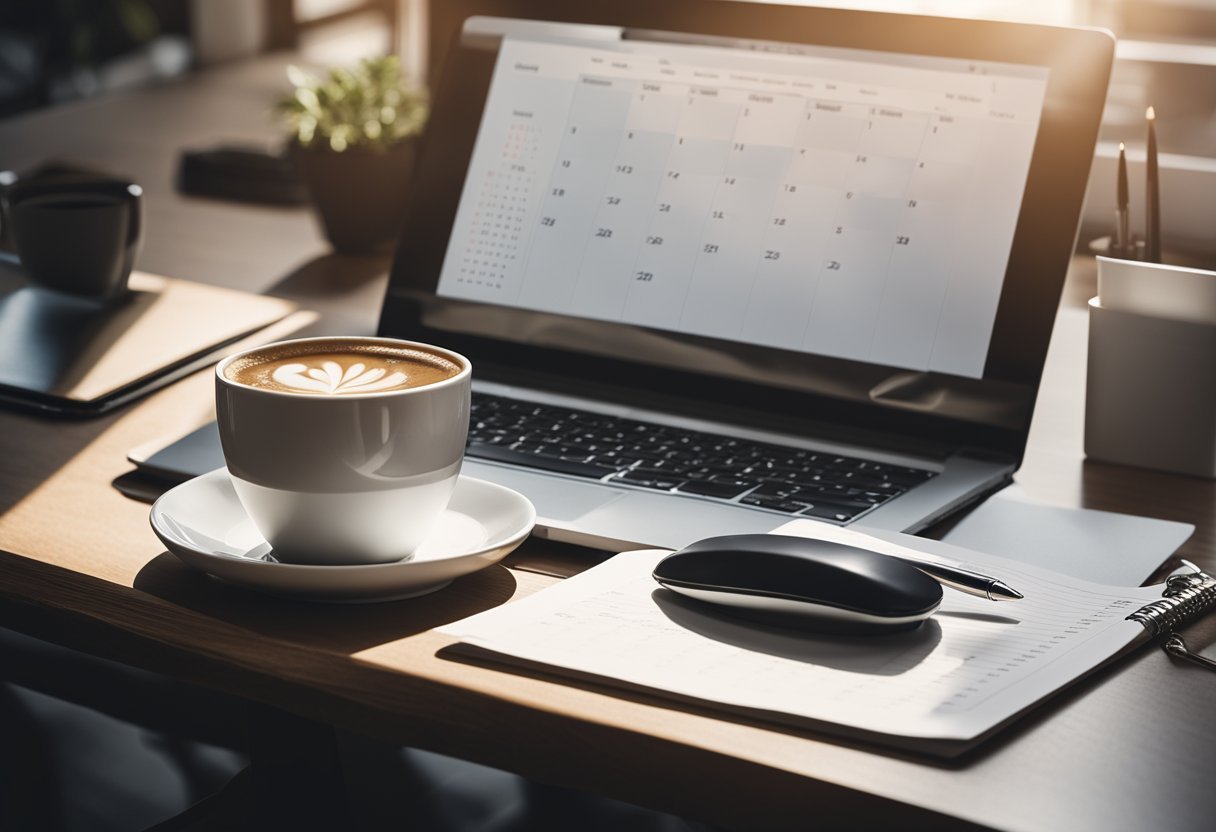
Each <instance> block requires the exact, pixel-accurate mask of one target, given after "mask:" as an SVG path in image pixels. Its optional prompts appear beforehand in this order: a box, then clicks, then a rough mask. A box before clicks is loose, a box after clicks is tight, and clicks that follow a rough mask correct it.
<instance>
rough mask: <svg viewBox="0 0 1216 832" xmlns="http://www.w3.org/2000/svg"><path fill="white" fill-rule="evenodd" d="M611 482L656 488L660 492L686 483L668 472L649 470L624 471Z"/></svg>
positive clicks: (634, 469)
mask: <svg viewBox="0 0 1216 832" xmlns="http://www.w3.org/2000/svg"><path fill="white" fill-rule="evenodd" d="M611 482H627V483H629V484H630V485H637V486H641V487H642V488H654V489H658V490H659V491H670V490H671V489H673V488H675V487H676V486H678V485H680V484H681V483H683V482H684V481H683V480H681V479H676V478H673V477H672V476H671V474H669V473H667V472H666V471H655V470H653V469H649V468H633V469H631V470H629V471H622V472H621V473H620V474H618V475H617V476H615V477H613V478H612V480H611Z"/></svg>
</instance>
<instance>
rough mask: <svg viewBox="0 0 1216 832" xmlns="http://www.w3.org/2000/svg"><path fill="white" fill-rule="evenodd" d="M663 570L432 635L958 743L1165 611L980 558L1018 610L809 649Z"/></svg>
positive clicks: (1116, 591)
mask: <svg viewBox="0 0 1216 832" xmlns="http://www.w3.org/2000/svg"><path fill="white" fill-rule="evenodd" d="M814 525H819V524H814ZM832 530H833V532H837V531H842V530H839V529H835V528H834V527H833V529H832ZM852 534H853V535H855V534H856V533H852ZM924 543H929V544H932V541H924ZM947 548H949V547H947ZM666 554H668V553H667V552H666V551H659V550H646V551H640V552H628V553H625V554H623V555H618V556H617V557H614V558H612V559H610V560H608V561H606V562H605V563H603V564H601V565H599V566H596V567H594V568H592V569H590V570H588V571H586V572H584V573H582V574H580V575H577V576H575V577H573V578H569V579H567V580H565V581H563V582H562V583H560V584H557V585H555V586H553V587H550V588H549V589H546V590H544V591H542V592H540V593H537V594H536V595H533V596H530V597H528V598H525V599H523V600H521V601H518V602H515V603H512V604H508V605H505V606H503V607H500V608H497V609H494V610H490V611H488V612H485V613H481V614H480V615H477V616H473V617H472V618H469V619H465V620H464V621H459V622H456V623H454V624H452V625H450V626H448V627H445V628H442V629H441V631H440V632H443V633H446V634H448V635H452V636H455V637H457V638H459V639H460V640H461V641H463V642H465V643H467V644H470V645H474V646H476V647H480V648H483V649H486V650H490V651H493V652H495V653H498V654H501V655H502V656H504V657H515V658H518V659H523V660H526V661H529V662H539V663H542V664H545V665H550V666H553V667H555V668H562V669H566V670H570V671H576V672H578V673H580V674H593V675H595V676H599V677H603V678H604V679H605V680H606V681H609V682H611V681H613V680H616V681H619V682H623V683H626V684H628V685H630V686H643V687H646V688H651V689H653V690H655V691H656V692H659V693H662V692H670V693H672V694H675V695H677V696H680V697H692V698H695V699H699V700H704V701H706V702H709V703H719V704H722V705H726V706H728V707H730V708H737V709H756V710H759V711H765V712H770V713H771V714H772V715H774V716H781V715H784V716H787V717H788V716H792V717H797V718H802V719H810V720H820V721H825V722H830V723H835V724H839V725H843V726H849V727H851V728H856V729H860V730H863V731H873V732H879V733H885V734H892V735H899V736H905V737H918V738H935V739H946V740H966V739H970V738H973V737H975V736H977V735H979V734H981V733H983V732H984V731H986V730H988V729H989V728H991V727H993V726H995V725H997V724H999V723H1000V722H1002V721H1004V720H1005V719H1007V718H1009V717H1011V716H1012V715H1014V714H1016V713H1017V712H1018V711H1020V710H1023V709H1024V708H1026V707H1028V706H1030V705H1031V704H1033V703H1034V702H1036V701H1037V700H1038V699H1041V698H1042V697H1044V696H1046V695H1047V694H1049V693H1051V692H1052V691H1054V690H1056V689H1058V688H1060V687H1062V686H1063V685H1065V684H1067V683H1068V682H1069V681H1071V680H1072V679H1075V678H1076V677H1078V676H1080V675H1081V674H1083V673H1084V672H1086V671H1088V670H1090V669H1092V668H1093V667H1094V666H1096V665H1098V664H1100V663H1101V662H1102V661H1104V660H1105V659H1107V658H1109V657H1111V656H1112V655H1114V654H1115V653H1117V652H1118V651H1119V650H1121V649H1122V648H1124V647H1126V646H1127V645H1129V644H1130V643H1132V642H1133V641H1135V640H1136V638H1137V636H1139V635H1140V634H1142V632H1143V628H1142V627H1141V626H1140V625H1138V624H1136V623H1134V622H1129V621H1126V620H1125V618H1126V616H1127V615H1128V614H1129V613H1130V612H1132V611H1133V610H1135V609H1138V608H1139V607H1141V606H1143V605H1144V604H1145V603H1147V602H1148V601H1150V600H1153V599H1155V598H1159V597H1160V587H1157V588H1153V587H1146V588H1134V589H1128V588H1119V587H1105V586H1101V585H1098V584H1089V583H1086V582H1084V581H1079V580H1077V579H1074V578H1069V577H1065V576H1062V575H1057V574H1053V573H1050V572H1046V571H1044V570H1040V569H1036V568H1034V567H1029V566H1025V565H1021V564H1016V563H1013V562H1010V561H1003V560H1001V559H998V558H990V557H986V556H985V557H984V563H983V565H982V568H983V569H984V570H985V571H986V572H987V573H989V574H992V575H993V576H994V577H999V578H1001V579H1002V580H1005V581H1006V582H1007V583H1009V584H1010V585H1012V586H1014V587H1015V588H1017V589H1018V590H1020V591H1021V592H1022V593H1024V594H1025V596H1026V597H1025V599H1023V600H1021V601H1016V602H1006V603H994V602H991V601H987V600H984V599H977V598H972V597H970V596H966V595H963V594H961V593H959V592H955V591H953V590H950V589H946V590H945V597H944V599H943V603H942V606H941V608H940V609H939V611H938V612H937V613H936V614H935V615H934V616H933V617H932V618H931V619H930V620H929V621H927V622H926V623H925V624H924V625H922V626H921V627H920V628H919V629H918V630H916V631H914V632H910V633H899V634H895V635H890V636H869V637H861V636H854V637H847V636H844V637H842V636H817V635H813V634H804V633H793V632H790V631H783V630H778V629H773V628H761V627H758V626H756V625H753V624H748V623H744V622H741V621H738V620H732V619H730V618H729V617H726V616H721V615H720V614H717V613H715V612H713V611H712V609H710V608H707V607H705V606H702V605H698V604H695V603H693V602H690V601H688V600H687V599H683V598H681V597H680V596H677V595H675V594H674V593H671V592H669V591H668V590H664V589H662V588H661V587H659V586H658V584H656V583H655V581H654V579H653V578H652V577H651V573H652V571H653V569H654V567H655V565H656V564H657V563H658V561H659V560H661V559H662V558H663V557H664V556H665V555H666ZM978 557H979V556H977V558H978ZM972 566H974V567H976V568H979V567H980V566H981V564H980V563H978V561H977V560H973V561H972Z"/></svg>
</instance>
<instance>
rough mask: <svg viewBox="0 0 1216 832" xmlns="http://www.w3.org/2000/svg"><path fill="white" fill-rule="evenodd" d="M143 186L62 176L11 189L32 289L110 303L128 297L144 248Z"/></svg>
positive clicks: (17, 238)
mask: <svg viewBox="0 0 1216 832" xmlns="http://www.w3.org/2000/svg"><path fill="white" fill-rule="evenodd" d="M141 193H142V191H141V190H140V187H139V186H138V185H135V184H133V183H131V182H126V181H123V180H119V179H101V178H87V177H54V178H48V179H34V180H30V181H25V182H20V181H19V182H17V183H16V184H14V185H13V186H12V187H11V188H9V190H8V194H7V202H8V218H9V225H10V228H9V230H10V232H11V235H12V240H13V243H14V245H15V246H16V248H17V254H18V256H19V257H20V258H21V268H22V270H23V271H24V272H25V276H26V279H27V280H29V282H30V283H31V284H34V285H36V286H41V287H43V288H46V289H54V290H56V291H59V292H65V293H68V294H72V295H79V296H82V297H87V298H94V299H108V298H113V297H116V296H118V295H121V294H123V293H124V292H125V291H126V288H127V277H128V276H129V275H130V274H131V266H132V264H133V263H134V261H135V255H136V253H137V252H138V251H139V241H140V232H141V228H140V227H141V225H142V222H141V217H140V195H141Z"/></svg>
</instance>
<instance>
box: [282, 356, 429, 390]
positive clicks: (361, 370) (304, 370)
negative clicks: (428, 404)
mask: <svg viewBox="0 0 1216 832" xmlns="http://www.w3.org/2000/svg"><path fill="white" fill-rule="evenodd" d="M271 377H272V378H273V379H274V380H275V382H276V383H277V384H281V385H282V386H284V387H288V388H290V389H292V390H301V391H304V392H308V393H326V394H328V395H331V396H338V395H342V394H343V393H375V392H376V391H378V390H390V389H392V388H394V387H400V386H401V385H402V384H404V383H405V379H406V376H405V373H403V372H400V371H395V372H392V373H390V372H388V371H386V370H385V369H383V368H382V367H374V368H372V369H370V370H369V369H367V367H366V365H364V364H363V362H361V361H356V362H355V363H354V364H351V365H350V366H349V367H347V368H346V369H345V370H343V369H342V367H341V366H340V365H339V364H338V363H337V362H336V361H323V362H321V366H319V367H309V366H308V365H307V364H299V363H294V364H284V365H283V366H281V367H278V368H277V369H275V371H274V374H273V375H272V376H271Z"/></svg>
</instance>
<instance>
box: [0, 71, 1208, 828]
mask: <svg viewBox="0 0 1216 832" xmlns="http://www.w3.org/2000/svg"><path fill="white" fill-rule="evenodd" d="M279 69H280V66H279V65H278V62H276V61H274V60H268V61H263V62H261V63H259V64H255V65H252V66H249V67H245V68H238V69H231V70H226V71H224V72H220V73H216V74H214V75H211V76H208V77H204V78H200V79H196V80H193V81H189V82H186V83H185V84H181V85H176V86H173V87H165V88H160V89H156V90H152V91H149V92H143V93H138V94H132V95H125V96H122V97H118V98H114V99H110V100H106V101H98V102H92V103H86V104H81V105H77V106H73V107H70V108H65V109H62V110H57V111H52V112H49V113H45V114H39V115H34V116H31V117H27V118H24V119H19V120H14V121H11V122H7V123H3V124H0V159H3V160H4V163H5V164H6V165H9V166H13V167H22V166H25V165H29V164H32V163H35V162H37V161H39V160H40V159H43V158H45V157H47V156H57V157H61V158H71V159H76V160H80V161H88V162H93V163H95V164H98V165H101V166H104V167H106V168H109V169H113V170H118V171H121V172H124V173H127V174H130V175H133V176H135V177H136V178H138V179H139V180H140V181H141V182H142V183H143V184H144V185H145V188H146V192H147V204H148V208H149V210H148V223H147V229H148V242H147V245H146V247H145V250H144V254H143V256H142V259H141V262H140V266H141V267H142V268H144V269H147V270H150V271H159V272H163V273H167V274H172V275H175V276H178V277H188V278H192V279H196V280H202V281H207V282H212V283H219V284H224V285H229V286H234V285H235V286H245V287H248V288H252V289H257V290H266V289H273V288H275V287H277V288H278V290H280V291H284V292H286V293H288V294H293V295H294V296H296V297H300V298H303V299H305V300H306V301H310V302H314V305H316V304H317V303H320V302H321V301H323V300H324V301H325V302H326V303H328V304H330V305H342V304H356V305H361V306H360V308H359V312H360V315H361V316H362V317H360V318H358V319H357V320H356V323H354V324H353V326H356V327H360V326H361V327H370V325H371V321H372V319H373V316H374V314H375V306H376V304H377V303H378V299H377V298H376V296H377V294H378V291H379V288H380V287H381V286H382V284H383V274H382V273H383V270H384V268H385V265H386V264H385V263H383V262H382V261H380V262H373V263H366V262H360V261H348V260H343V259H341V258H334V257H324V256H322V257H320V258H319V259H318V256H319V255H322V253H323V252H324V247H323V245H322V244H321V243H320V241H319V238H318V236H317V233H316V231H315V230H314V229H313V226H312V223H311V219H310V218H309V217H308V216H307V214H306V213H305V212H303V211H298V210H272V209H259V208H251V207H238V206H231V205H228V204H224V203H218V202H211V201H205V200H191V199H186V198H182V197H179V196H177V195H175V194H174V193H173V192H172V190H171V185H170V182H171V178H172V176H171V175H172V170H173V164H174V161H175V158H176V149H177V148H178V147H179V146H181V145H192V146H197V145H206V144H208V143H210V142H214V141H218V140H221V139H231V138H233V137H244V138H254V139H261V140H266V139H268V138H269V137H270V136H272V135H273V133H272V132H271V131H270V128H269V127H268V125H267V122H266V115H265V105H266V102H268V101H269V100H271V98H272V97H273V95H274V91H275V90H277V89H278V88H279V86H280V84H279V81H278V79H279V78H281V76H280V75H278V72H279ZM301 263H303V264H304V266H303V267H301ZM352 273H353V276H352ZM285 275H287V277H286V279H285V278H284V276H285ZM1087 284H1088V285H1087ZM1091 293H1092V274H1091V273H1090V272H1089V270H1088V268H1087V267H1084V266H1079V267H1078V268H1077V269H1076V270H1075V274H1074V275H1073V280H1072V283H1071V284H1070V287H1069V289H1068V291H1067V292H1066V297H1065V302H1064V305H1063V307H1062V309H1061V314H1060V319H1059V323H1058V326H1057V329H1056V332H1055V337H1054V341H1053V345H1052V349H1051V354H1050V357H1049V365H1048V370H1047V373H1046V376H1045V378H1044V384H1043V391H1042V394H1041V397H1040V402H1039V406H1038V410H1037V414H1036V417H1035V423H1034V428H1033V431H1032V437H1031V445H1030V452H1029V454H1028V455H1027V458H1026V462H1025V465H1024V467H1023V469H1022V471H1021V472H1020V473H1019V475H1018V480H1019V481H1020V482H1021V483H1022V484H1023V485H1024V486H1025V488H1026V489H1027V491H1028V492H1029V493H1030V494H1031V495H1032V496H1034V497H1037V498H1040V499H1044V500H1047V501H1051V502H1054V503H1058V504H1061V505H1070V506H1087V507H1090V508H1100V509H1110V510H1114V511H1125V512H1131V513H1139V514H1146V515H1150V516H1157V517H1164V518H1170V519H1176V520H1184V521H1188V522H1192V523H1195V524H1196V526H1197V531H1196V534H1195V536H1194V537H1193V538H1192V539H1191V540H1190V541H1189V542H1188V543H1187V544H1186V545H1185V546H1184V547H1183V550H1182V554H1184V555H1185V556H1187V557H1190V558H1191V559H1193V560H1195V561H1197V562H1199V563H1200V564H1202V565H1205V566H1207V567H1208V568H1216V539H1214V535H1216V486H1214V484H1213V483H1212V482H1208V481H1202V480H1197V479H1190V478H1184V477H1175V476H1169V475H1165V474H1156V473H1151V472H1145V471H1137V470H1132V469H1127V468H1120V467H1115V466H1107V465H1100V464H1093V463H1087V462H1084V461H1083V460H1082V453H1081V419H1082V403H1083V388H1084V365H1085V360H1084V354H1085V312H1084V308H1083V306H1082V305H1081V304H1080V303H1079V301H1080V300H1081V299H1083V298H1084V297H1086V296H1088V294H1091ZM326 299H327V300H326ZM211 410H212V405H211V380H210V377H209V376H208V375H207V374H206V373H201V374H198V375H196V376H193V377H191V378H188V379H186V380H184V381H182V382H179V383H178V384H175V385H173V386H172V387H170V388H168V389H166V390H164V391H162V392H161V393H159V394H157V395H156V396H154V397H153V398H151V399H149V400H147V401H146V402H144V403H141V404H139V405H137V406H135V407H131V408H128V409H126V410H123V411H122V412H120V413H118V414H115V415H112V416H108V417H106V418H103V419H99V420H96V421H90V422H62V421H47V420H44V419H40V418H35V417H31V416H25V415H19V414H15V413H0V459H2V460H3V463H2V464H3V475H2V477H0V548H2V549H3V550H4V552H3V553H0V625H3V626H6V627H11V628H13V629H17V630H21V631H25V632H28V633H30V634H33V635H37V636H40V637H43V638H46V639H49V640H51V641H55V642H59V643H62V644H65V645H69V646H73V647H76V648H79V649H83V650H86V651H89V652H93V653H96V654H98V655H103V656H107V657H111V658H115V659H118V660H120V661H124V662H128V663H130V664H132V665H136V666H139V667H143V668H148V669H152V670H156V671H159V672H161V673H165V674H168V675H170V676H172V677H175V678H177V679H180V680H184V681H187V682H192V683H196V684H198V685H202V686H206V687H208V688H212V689H215V690H219V691H223V692H227V693H231V694H236V695H238V696H241V697H245V698H247V699H249V700H253V701H256V702H261V703H266V704H269V705H273V706H276V707H279V708H282V709H284V710H286V711H289V712H291V713H294V714H297V715H300V716H303V717H307V718H311V719H315V720H320V721H325V722H328V723H331V724H335V725H339V726H343V727H346V728H350V729H353V730H356V731H360V732H364V733H366V734H369V735H371V736H376V737H381V738H384V739H387V740H391V741H394V742H400V743H405V744H409V745H414V746H419V747H422V748H429V749H434V750H437V751H441V752H444V753H447V754H452V755H456V756H460V757H464V758H467V759H470V760H475V761H478V762H482V763H487V764H490V765H494V766H499V767H501V768H504V769H509V770H512V771H516V772H520V773H522V774H525V775H528V776H530V777H533V778H536V779H539V780H542V781H545V782H549V783H554V784H558V785H563V786H570V787H574V788H579V789H586V790H590V791H594V792H599V793H602V794H606V795H610V796H613V797H617V798H621V799H625V800H629V801H633V802H636V803H640V804H643V805H647V806H652V807H655V808H659V809H664V810H667V811H672V812H676V813H680V814H684V815H688V816H692V817H699V818H703V819H706V820H710V821H713V822H716V823H720V824H722V825H726V826H731V827H736V828H739V829H747V830H754V829H767V828H772V829H805V828H809V827H810V826H815V827H816V828H835V827H849V828H874V827H876V826H877V825H878V824H880V823H883V822H886V823H890V824H898V825H899V826H900V827H901V828H914V827H927V828H941V827H946V826H951V825H956V826H962V827H966V826H970V825H980V826H995V827H999V828H1006V829H1026V830H1029V829H1067V830H1087V829H1093V830H1099V829H1101V830H1110V829H1146V828H1163V829H1210V828H1211V826H1212V823H1213V821H1212V820H1211V818H1213V817H1216V788H1213V783H1212V778H1213V774H1212V772H1213V770H1214V766H1213V765H1212V764H1213V763H1214V762H1216V718H1214V717H1213V716H1212V713H1211V707H1212V703H1213V701H1216V700H1214V699H1213V691H1216V678H1213V676H1212V675H1211V674H1210V673H1206V672H1204V671H1202V670H1199V669H1197V668H1192V667H1185V666H1178V665H1175V664H1174V663H1172V662H1171V660H1170V659H1169V658H1168V657H1166V656H1165V655H1164V654H1163V653H1162V652H1161V651H1159V650H1149V649H1146V650H1142V651H1141V652H1139V653H1138V654H1136V655H1135V656H1134V657H1132V658H1130V659H1129V660H1127V661H1124V662H1122V663H1120V664H1119V665H1117V666H1115V667H1113V668H1109V669H1107V670H1105V671H1103V672H1100V673H1099V674H1097V675H1096V676H1095V677H1093V678H1091V679H1090V680H1088V681H1086V682H1085V683H1083V684H1081V685H1078V686H1077V687H1075V688H1073V689H1072V690H1070V691H1068V692H1067V693H1065V694H1063V695H1062V696H1060V697H1059V698H1058V699H1057V700H1056V701H1055V702H1053V703H1051V704H1049V705H1047V706H1045V707H1043V708H1040V709H1039V710H1038V711H1036V712H1034V713H1032V714H1031V715H1029V716H1027V717H1026V718H1024V719H1022V720H1021V721H1019V722H1018V723H1017V724H1016V725H1015V726H1014V727H1012V728H1011V729H1010V730H1008V731H1006V732H1004V733H1003V734H1002V735H1001V736H999V737H998V738H997V739H996V740H994V741H993V742H991V743H989V744H988V745H987V746H986V747H984V748H983V749H982V750H981V751H980V752H979V753H977V754H975V755H973V756H971V757H970V758H968V759H966V760H964V761H963V762H962V763H961V764H959V765H956V766H952V767H941V766H937V765H932V764H927V763H924V762H919V761H916V760H909V759H902V758H899V757H895V756H891V755H888V754H881V753H875V752H872V751H869V750H866V749H861V748H853V747H848V746H845V745H840V744H837V743H832V742H826V741H822V740H820V739H818V738H816V737H814V736H812V735H808V734H798V733H787V732H785V731H781V730H775V729H771V728H766V727H760V726H757V725H753V724H748V723H743V722H732V721H729V720H724V719H719V718H715V717H713V716H710V715H708V714H705V713H701V712H696V711H690V710H684V709H681V708H676V707H672V706H670V705H666V704H663V703H660V702H658V701H656V700H648V699H635V698H627V697H620V696H616V695H612V694H610V693H607V692H601V691H597V690H588V689H580V688H576V687H568V686H565V685H562V684H557V683H554V682H549V681H544V680H541V679H535V678H529V677H527V676H520V675H513V674H510V673H506V672H500V671H497V670H492V669H488V668H483V667H476V666H471V665H467V664H461V663H457V662H452V661H448V660H445V659H442V658H439V657H438V656H437V655H436V653H437V651H439V650H440V649H441V648H443V647H444V646H445V645H447V644H448V643H449V642H448V640H447V639H445V638H443V637H441V636H438V635H436V634H435V633H433V632H432V631H431V630H432V628H434V627H436V626H438V625H440V624H443V623H446V622H448V621H451V620H454V619H456V618H459V617H462V616H465V615H469V614H471V613H473V612H476V611H478V610H482V609H485V608H488V607H490V606H492V605H495V604H499V603H502V602H504V601H506V600H508V599H510V598H512V597H516V596H519V595H524V594H527V593H531V592H534V591H536V590H537V589H540V588H542V587H544V586H547V585H549V584H551V583H552V582H553V581H554V580H556V578H553V577H548V576H545V575H542V574H538V573H537V572H536V571H534V570H541V571H557V572H561V571H562V570H567V571H575V570H577V569H579V568H581V567H583V566H585V565H586V564H587V558H586V556H585V554H580V553H578V552H576V551H574V550H569V549H563V548H561V547H558V546H554V545H549V544H543V543H540V542H536V541H532V542H529V543H528V544H526V545H525V546H524V547H523V548H522V549H521V550H520V551H519V552H518V553H516V554H515V555H513V556H512V557H511V558H510V559H509V560H508V561H507V562H506V564H505V565H504V566H496V567H494V568H491V569H488V570H485V571H483V572H480V573H478V574H475V575H472V576H469V577H466V578H464V579H461V580H460V581H458V582H457V583H456V584H454V585H453V586H452V587H451V588H449V589H447V590H444V591H443V592H441V593H437V594H435V595H431V596H428V597H426V598H422V599H418V600H415V601H406V602H400V603H392V604H381V605H375V606H367V607H357V606H351V607H327V606H315V605H307V604H302V603H293V602H289V601H283V600H276V599H271V598H263V597H258V596H256V595H252V594H248V593H245V592H242V591H239V590H236V589H233V588H230V587H225V586H222V585H220V584H218V583H216V582H213V581H211V580H209V579H207V578H205V577H204V576H202V575H199V574H196V573H194V572H192V571H190V570H189V569H187V568H186V567H184V566H183V565H181V564H180V563H179V562H178V561H176V560H175V559H174V558H172V557H171V556H170V555H168V554H166V553H164V552H163V550H162V547H161V546H160V544H159V543H158V542H157V540H156V538H155V537H154V536H153V535H152V532H151V530H150V529H149V527H148V521H147V513H148V507H147V506H146V505H143V504H140V503H136V502H133V501H131V500H128V499H126V498H124V497H122V496H121V495H119V494H118V492H117V491H115V490H114V489H113V488H112V487H111V486H110V483H111V481H112V480H113V479H114V478H116V477H118V476H120V475H121V474H123V473H125V472H126V471H127V470H128V469H129V466H128V465H127V463H126V462H125V461H124V457H125V455H126V452H127V451H128V449H130V448H131V447H133V446H135V445H138V444H140V443H142V442H145V441H147V440H148V439H150V438H152V437H156V436H159V435H162V434H168V433H173V432H175V431H184V430H186V429H188V428H190V427H192V426H194V425H196V424H200V423H202V422H203V421H204V420H206V419H208V418H209V417H210V415H211ZM1188 636H1189V638H1190V640H1191V642H1192V644H1193V645H1194V646H1195V647H1198V648H1210V646H1211V645H1212V643H1213V642H1214V641H1216V620H1208V621H1206V622H1202V623H1200V624H1196V625H1194V626H1193V627H1191V628H1190V630H1189V631H1188ZM811 819H814V821H812V820H811ZM951 821H954V823H953V824H952V823H951Z"/></svg>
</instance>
